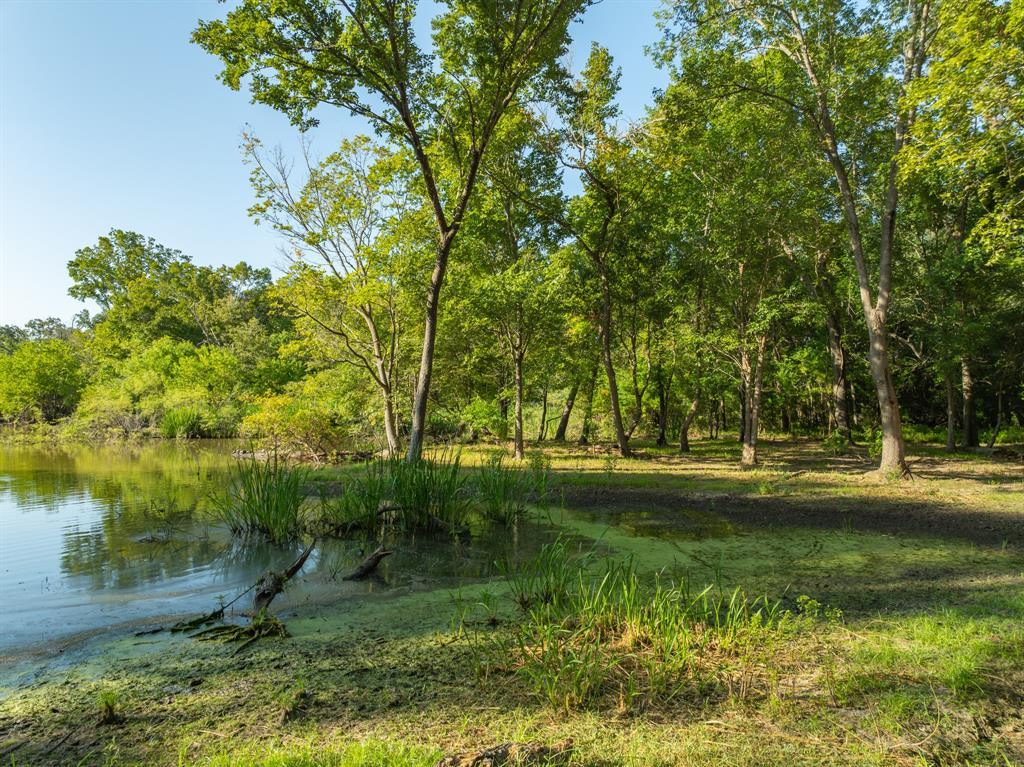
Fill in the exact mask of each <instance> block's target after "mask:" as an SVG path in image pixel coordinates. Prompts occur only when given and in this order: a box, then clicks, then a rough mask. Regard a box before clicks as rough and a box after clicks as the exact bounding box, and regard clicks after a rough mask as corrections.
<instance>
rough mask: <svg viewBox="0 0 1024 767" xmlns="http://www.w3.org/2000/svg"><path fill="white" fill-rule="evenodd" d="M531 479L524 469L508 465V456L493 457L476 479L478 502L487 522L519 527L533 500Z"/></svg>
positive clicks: (476, 499) (498, 455) (475, 490)
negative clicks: (531, 498)
mask: <svg viewBox="0 0 1024 767" xmlns="http://www.w3.org/2000/svg"><path fill="white" fill-rule="evenodd" d="M530 479H531V478H530V476H529V475H528V474H527V473H526V472H525V471H524V470H523V469H521V468H519V467H517V466H509V465H507V464H506V463H505V459H504V456H502V455H500V454H497V455H491V456H489V457H488V458H487V460H485V461H484V462H483V463H482V464H481V466H480V469H479V471H478V472H477V475H476V477H475V481H474V483H473V490H474V499H475V501H476V503H477V505H478V506H479V508H480V510H481V512H482V513H483V515H484V516H485V517H486V518H487V519H493V520H496V521H498V522H502V523H503V524H506V525H512V524H515V522H516V520H518V519H519V518H520V517H521V516H522V515H523V512H524V510H525V509H526V504H527V502H528V500H529V498H530V491H531V489H532V488H531V485H532V483H531V481H530Z"/></svg>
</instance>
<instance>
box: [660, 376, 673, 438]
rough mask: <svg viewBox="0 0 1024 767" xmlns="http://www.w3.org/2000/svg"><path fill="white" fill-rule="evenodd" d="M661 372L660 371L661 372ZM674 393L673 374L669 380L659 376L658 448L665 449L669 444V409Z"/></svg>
mask: <svg viewBox="0 0 1024 767" xmlns="http://www.w3.org/2000/svg"><path fill="white" fill-rule="evenodd" d="M659 372H660V371H659ZM671 393H672V374H671V373H669V376H668V380H667V381H666V380H664V379H663V375H659V376H658V446H659V447H664V446H665V445H667V444H668V434H667V432H668V407H669V397H670V395H671Z"/></svg>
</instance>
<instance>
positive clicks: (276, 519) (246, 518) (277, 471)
mask: <svg viewBox="0 0 1024 767" xmlns="http://www.w3.org/2000/svg"><path fill="white" fill-rule="evenodd" d="M306 476H307V472H306V471H305V470H304V469H300V468H295V467H291V466H288V465H286V464H285V463H284V462H283V461H279V460H278V458H277V456H276V455H274V456H273V457H272V458H270V459H269V460H266V461H260V460H258V459H257V458H255V457H251V458H249V459H247V460H246V461H243V462H242V463H240V464H238V465H237V466H236V467H234V468H233V469H232V470H231V472H230V476H229V479H228V488H227V490H226V491H225V492H224V493H223V494H221V495H217V496H215V497H214V498H213V502H214V506H215V510H216V515H217V517H218V519H219V520H220V521H221V522H223V523H224V524H225V525H227V526H228V528H230V530H231V532H233V533H235V534H236V535H250V534H257V535H263V536H265V537H266V538H268V539H269V540H271V541H273V542H275V543H283V542H284V541H288V540H291V539H293V538H295V537H296V536H297V535H298V534H299V533H300V532H301V529H302V515H301V509H302V503H303V501H304V499H305V491H304V489H303V486H304V484H305V480H306Z"/></svg>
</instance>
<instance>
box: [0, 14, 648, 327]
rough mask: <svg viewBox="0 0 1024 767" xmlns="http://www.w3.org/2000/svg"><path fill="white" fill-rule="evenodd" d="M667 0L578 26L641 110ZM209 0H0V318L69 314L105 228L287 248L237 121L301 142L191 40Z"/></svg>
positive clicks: (329, 128)
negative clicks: (601, 49)
mask: <svg viewBox="0 0 1024 767" xmlns="http://www.w3.org/2000/svg"><path fill="white" fill-rule="evenodd" d="M657 7H658V2H657V0H603V2H601V3H599V4H598V5H595V6H594V7H592V8H590V9H589V10H588V11H587V14H586V16H585V18H584V20H583V22H582V23H580V24H575V25H573V27H572V34H573V52H572V58H573V64H575V65H580V64H582V63H583V61H584V60H585V58H586V55H587V52H588V51H589V49H590V44H591V41H593V40H597V41H598V42H600V43H601V44H603V45H605V46H607V47H608V48H609V49H610V51H611V53H612V55H613V56H614V57H615V60H616V63H617V64H618V65H619V66H621V67H622V93H621V94H620V102H621V105H622V109H623V112H624V114H625V116H626V117H627V118H630V119H635V118H639V117H641V116H642V115H643V113H644V108H645V105H647V104H648V103H650V101H651V91H652V89H653V88H655V87H660V86H662V85H664V82H665V78H666V76H665V74H664V73H663V72H660V71H659V70H657V69H656V68H655V67H654V65H653V64H652V63H651V62H650V60H649V59H648V58H647V57H646V55H645V54H644V46H645V45H648V44H649V43H652V42H654V40H656V39H657V37H658V30H657V26H656V22H655V19H654V11H655V10H656V9H657ZM225 12H226V8H225V6H223V5H220V4H218V3H216V2H215V1H214V0H164V1H162V2H159V1H155V0H154V1H147V0H123V1H121V2H117V1H113V0H111V1H108V2H90V1H89V0H64V1H63V2H57V1H53V0H0V324H19V325H20V324H23V323H25V322H26V321H27V320H29V319H32V318H34V317H47V316H57V317H60V318H62V319H64V320H65V321H68V320H70V318H71V316H72V315H73V314H74V313H75V312H77V311H78V310H80V309H81V308H82V307H83V305H82V304H80V303H79V302H77V301H75V300H74V299H72V298H70V297H69V296H68V295H67V288H68V286H69V284H70V281H69V279H68V277H67V273H66V271H65V265H66V264H67V261H68V260H69V259H70V258H71V257H72V256H73V255H74V251H75V250H76V249H77V248H80V247H82V246H84V245H89V244H92V243H94V242H95V241H96V238H97V237H98V236H99V235H101V234H104V233H106V232H107V231H108V230H110V229H111V228H119V229H131V230H134V231H138V232H141V233H142V234H145V235H147V236H150V237H153V238H154V239H156V240H157V241H159V242H161V243H163V244H164V245H167V246H169V247H174V248H178V249H179V250H181V251H182V252H184V253H186V254H188V255H190V256H191V257H192V258H193V260H195V261H196V262H197V263H204V264H222V263H236V262H238V261H240V260H245V261H248V262H250V263H253V264H257V265H261V266H276V265H279V264H280V263H281V258H280V256H279V254H278V245H279V240H278V239H277V238H276V237H275V235H274V233H273V232H272V231H271V230H269V229H267V228H266V227H256V226H255V225H253V224H252V222H251V221H250V220H249V218H248V216H247V214H246V210H247V208H248V207H249V205H250V203H251V201H252V197H251V192H250V189H249V184H248V177H247V172H246V169H245V167H244V166H243V164H242V160H241V154H240V152H239V149H238V145H239V137H240V134H241V131H242V129H243V127H245V126H246V125H248V126H251V127H252V129H253V131H254V132H255V133H256V135H258V136H260V138H262V139H263V141H264V143H266V144H267V145H273V144H281V145H282V146H283V147H284V148H285V150H286V151H294V150H296V149H297V147H298V143H299V138H298V133H297V131H296V130H295V129H294V128H292V127H291V126H290V125H289V124H288V121H287V120H286V119H285V118H284V117H283V116H282V115H280V114H278V113H276V112H274V111H272V110H271V109H269V108H268V107H263V106H258V105H253V104H250V103H249V98H248V96H247V94H246V93H244V92H237V93H236V92H234V91H231V90H229V89H227V88H226V87H224V86H223V85H221V84H220V83H219V82H218V81H217V80H216V79H215V75H216V74H217V72H218V66H217V61H216V60H214V59H213V58H212V57H211V56H209V55H207V54H205V53H204V52H203V51H202V50H200V49H199V48H197V47H196V46H194V45H192V44H191V43H190V42H189V35H190V33H191V31H192V29H193V28H194V26H195V23H196V20H197V19H199V18H212V17H216V16H220V15H223V14H224V13H225ZM361 131H362V132H365V128H362V127H361V125H360V123H358V122H356V121H355V120H353V119H352V118H350V117H348V116H347V115H343V114H342V113H341V112H340V111H339V110H332V111H331V112H330V113H328V112H325V113H324V115H323V119H322V122H321V125H320V127H318V128H316V129H315V130H314V131H312V132H311V133H312V140H313V145H314V149H315V150H316V151H317V152H318V153H320V154H325V153H327V152H329V151H330V150H331V149H332V148H333V147H334V145H336V144H337V142H338V141H339V140H340V139H341V138H342V137H344V136H348V135H354V134H355V133H358V132H361Z"/></svg>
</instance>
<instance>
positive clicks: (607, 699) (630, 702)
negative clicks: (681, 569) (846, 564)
mask: <svg viewBox="0 0 1024 767" xmlns="http://www.w3.org/2000/svg"><path fill="white" fill-rule="evenodd" d="M506 580H507V582H508V585H509V588H510V591H511V596H512V599H513V601H514V602H515V603H516V605H517V606H518V608H519V611H520V616H519V618H518V619H517V620H516V621H515V622H514V624H513V625H512V627H511V628H510V629H508V630H504V631H499V632H497V633H495V634H492V635H488V636H485V637H479V636H478V637H476V638H475V640H474V643H473V647H474V653H473V656H474V659H475V661H474V662H475V665H476V668H477V671H478V673H479V674H480V675H481V676H483V677H488V676H489V675H491V674H494V673H500V672H503V671H504V672H510V673H512V674H514V675H515V676H517V677H518V678H519V679H521V680H522V681H524V682H525V683H526V686H527V687H528V689H529V690H530V691H531V692H532V694H534V695H535V696H537V697H539V698H541V699H542V700H544V701H546V702H547V703H548V704H550V705H551V706H553V707H555V708H558V709H563V710H574V709H616V710H618V711H619V712H620V713H632V712H638V711H643V710H646V709H648V708H651V707H656V706H664V705H667V704H670V703H672V702H674V701H679V700H684V701H686V702H690V703H694V704H701V703H706V702H708V701H711V700H719V699H723V698H728V699H734V700H740V701H742V700H745V699H747V698H748V697H750V696H751V695H754V694H761V695H763V694H767V693H770V692H771V691H772V689H773V686H774V685H775V684H776V682H777V677H776V676H773V675H774V674H776V673H777V668H778V659H777V658H775V657H774V656H775V655H776V652H777V650H778V649H779V646H780V643H781V642H782V641H783V640H784V638H786V637H787V636H791V635H792V634H793V633H795V632H796V631H798V630H799V629H800V627H801V626H803V625H806V624H807V623H809V621H811V620H813V619H814V618H815V617H818V616H817V610H818V609H820V606H819V605H817V603H816V602H814V601H813V600H806V601H804V602H801V610H800V611H799V612H798V613H797V614H794V613H793V612H791V611H789V610H783V609H781V607H780V605H779V603H778V602H772V601H770V600H769V599H768V598H767V597H763V596H762V597H757V598H750V597H748V596H747V595H746V594H745V593H744V592H743V591H742V590H740V589H736V590H734V591H731V592H722V591H720V590H718V589H716V588H715V587H714V586H707V587H705V588H703V589H700V590H695V589H692V588H691V586H690V585H689V584H688V583H686V582H685V581H683V582H680V583H676V582H672V581H670V580H666V579H664V578H662V577H660V576H656V577H654V579H653V581H652V582H644V580H643V579H642V578H641V577H640V575H639V574H638V572H637V570H636V567H635V565H634V564H633V562H632V561H631V560H626V561H621V560H613V559H603V560H600V561H590V559H589V558H586V557H585V558H584V559H583V560H580V559H578V558H575V557H573V556H572V555H571V552H570V550H569V548H568V547H567V546H566V545H565V543H564V542H563V541H561V540H559V541H556V542H554V543H552V544H548V545H546V546H544V547H543V548H542V549H541V551H540V553H539V554H538V555H537V557H536V558H534V559H533V560H532V561H530V562H527V563H526V564H525V565H523V566H522V567H520V568H515V569H512V568H509V569H507V571H506ZM804 605H810V606H811V608H816V609H814V610H813V612H808V613H805V611H804V609H803V606H804ZM828 617H829V618H830V619H837V618H838V614H837V613H834V612H830V613H829V614H828ZM770 660H772V661H773V662H772V663H769V661H770ZM770 667H774V668H775V669H776V671H774V672H771V673H770V672H769V671H768V669H769V668H770Z"/></svg>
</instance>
